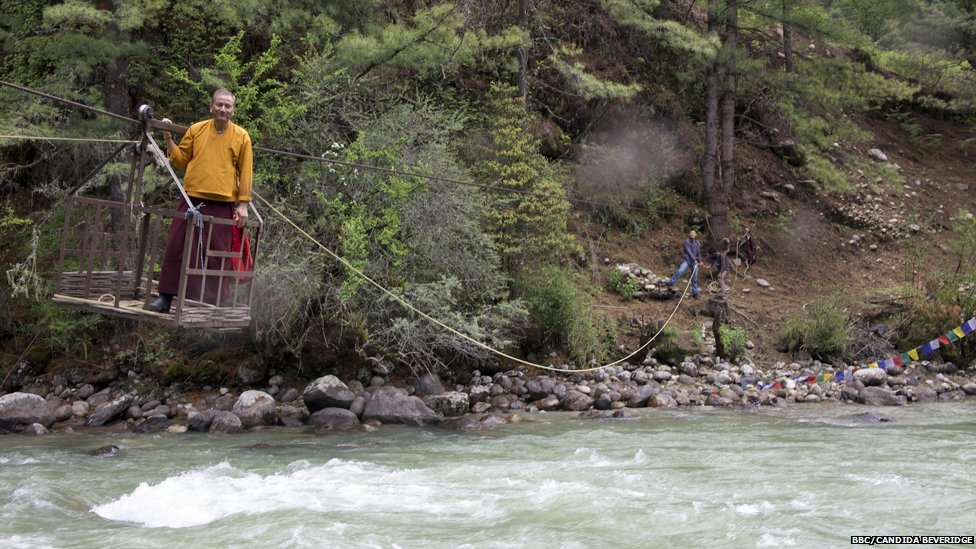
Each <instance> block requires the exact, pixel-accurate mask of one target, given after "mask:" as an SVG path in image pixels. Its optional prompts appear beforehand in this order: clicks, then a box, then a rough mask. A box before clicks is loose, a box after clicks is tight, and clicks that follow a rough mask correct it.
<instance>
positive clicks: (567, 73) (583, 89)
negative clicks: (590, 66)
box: [548, 48, 641, 101]
mask: <svg viewBox="0 0 976 549" xmlns="http://www.w3.org/2000/svg"><path fill="white" fill-rule="evenodd" d="M582 53H583V52H582V50H579V49H574V48H562V49H561V50H559V51H557V52H553V54H552V55H550V56H549V59H548V61H549V62H550V63H552V66H553V67H555V69H556V71H558V72H559V74H561V75H562V76H563V78H564V79H565V80H566V82H567V83H569V85H570V86H571V87H572V88H573V89H574V90H576V92H577V93H579V94H580V95H581V96H582V97H583V99H586V100H587V101H589V100H593V99H604V100H612V99H617V100H623V101H627V100H630V99H633V98H634V97H635V96H636V95H637V94H638V93H640V91H641V86H640V84H636V83H631V84H620V83H617V82H610V81H608V80H601V79H600V78H597V77H596V76H594V75H592V74H590V73H589V72H588V71H587V70H586V67H584V66H583V64H582V63H580V62H579V61H574V62H572V63H569V62H566V61H564V60H563V57H577V56H580V55H582Z"/></svg>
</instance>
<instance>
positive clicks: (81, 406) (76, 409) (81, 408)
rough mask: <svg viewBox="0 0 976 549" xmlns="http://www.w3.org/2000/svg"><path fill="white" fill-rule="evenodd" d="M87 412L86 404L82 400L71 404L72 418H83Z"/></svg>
mask: <svg viewBox="0 0 976 549" xmlns="http://www.w3.org/2000/svg"><path fill="white" fill-rule="evenodd" d="M89 410H90V408H89V407H88V403H87V402H85V401H84V400H76V401H74V403H72V404H71V414H72V416H74V417H85V416H87V415H88V411H89Z"/></svg>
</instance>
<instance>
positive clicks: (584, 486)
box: [0, 399, 976, 549]
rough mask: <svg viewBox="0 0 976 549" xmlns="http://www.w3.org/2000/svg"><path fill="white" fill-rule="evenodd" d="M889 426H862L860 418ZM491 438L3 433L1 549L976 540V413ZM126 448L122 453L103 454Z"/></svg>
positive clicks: (732, 418) (728, 417) (681, 419)
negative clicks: (99, 453)
mask: <svg viewBox="0 0 976 549" xmlns="http://www.w3.org/2000/svg"><path fill="white" fill-rule="evenodd" d="M869 411H870V412H875V413H881V414H887V415H888V416H890V417H891V418H893V419H894V420H895V421H894V422H890V423H879V424H864V423H859V422H857V421H855V419H854V418H853V416H855V415H856V414H861V413H865V412H869ZM636 413H637V417H635V418H633V419H626V420H605V419H601V420H582V419H578V418H576V417H575V415H574V414H568V413H555V414H545V413H542V414H533V415H529V416H526V421H524V422H522V423H514V424H507V425H502V426H499V427H496V428H494V429H492V430H490V431H487V432H485V433H481V434H474V435H470V434H468V435H466V434H459V433H452V432H447V431H442V430H438V429H435V428H423V429H421V428H409V427H400V426H383V427H381V428H380V429H378V430H376V431H373V432H356V433H344V434H327V435H313V434H311V433H309V432H307V431H303V430H286V429H269V430H265V431H257V432H250V433H245V434H243V435H236V436H222V437H218V436H210V435H204V434H195V433H185V434H159V435H133V434H129V433H111V432H106V431H99V432H85V433H75V434H53V435H47V436H41V437H26V436H13V435H10V436H3V437H0V516H2V519H3V520H2V521H0V546H3V547H29V548H32V549H33V548H38V547H58V548H61V547H93V548H96V547H97V548H102V547H119V548H122V547H124V548H135V547H146V548H149V547H151V548H161V547H231V546H235V547H389V548H408V547H419V548H428V549H429V548H435V547H486V548H495V547H497V548H502V547H504V548H510V547H540V548H546V547H552V548H557V547H558V548H584V547H702V546H709V547H719V546H721V547H789V546H797V547H813V546H817V547H829V546H849V545H850V536H852V535H862V534H881V535H929V534H931V535H972V534H976V489H974V488H973V486H974V479H976V443H974V441H976V399H970V400H968V401H965V402H961V403H939V404H929V405H924V406H909V407H903V408H884V409H871V408H865V407H854V406H849V405H840V404H837V405H832V404H814V405H797V406H795V407H793V408H790V409H786V410H779V409H777V410H772V409H769V410H767V409H763V410H760V411H758V412H747V411H733V410H725V409H709V408H697V409H678V410H669V411H662V410H657V409H644V410H637V411H636ZM108 444H113V445H116V446H118V447H119V448H120V449H121V451H120V453H119V454H118V455H116V456H114V457H94V456H91V455H88V453H87V452H88V451H90V450H92V449H94V448H98V447H100V446H104V445H108Z"/></svg>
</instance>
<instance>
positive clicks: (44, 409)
mask: <svg viewBox="0 0 976 549" xmlns="http://www.w3.org/2000/svg"><path fill="white" fill-rule="evenodd" d="M34 423H40V424H41V425H43V426H44V427H50V426H51V425H52V424H53V423H54V412H53V411H51V408H50V406H48V404H47V401H45V400H44V399H43V398H41V397H40V396H38V395H34V394H30V393H10V394H9V395H4V396H2V397H0V431H20V430H22V429H24V428H26V427H27V426H29V425H32V424H34Z"/></svg>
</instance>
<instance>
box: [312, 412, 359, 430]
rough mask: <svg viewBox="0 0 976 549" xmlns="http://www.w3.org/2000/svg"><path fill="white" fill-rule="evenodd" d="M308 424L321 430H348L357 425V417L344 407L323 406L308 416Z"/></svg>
mask: <svg viewBox="0 0 976 549" xmlns="http://www.w3.org/2000/svg"><path fill="white" fill-rule="evenodd" d="M308 424H309V425H313V426H315V427H318V428H319V430H322V431H348V430H349V429H355V428H356V427H357V426H358V425H359V418H358V417H356V414H354V413H352V412H350V411H349V410H346V409H345V408H323V409H321V410H319V411H317V412H315V413H314V414H312V415H310V416H308Z"/></svg>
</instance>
